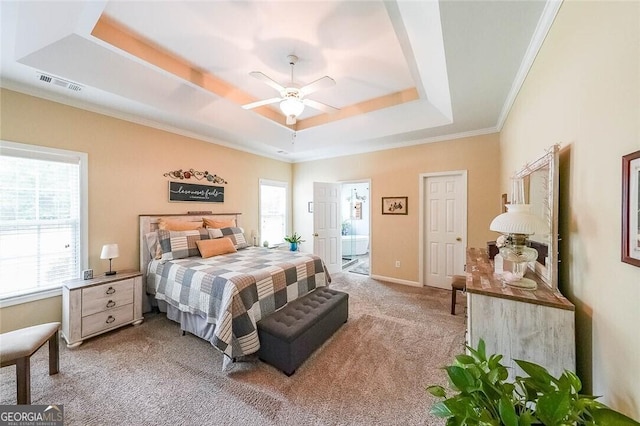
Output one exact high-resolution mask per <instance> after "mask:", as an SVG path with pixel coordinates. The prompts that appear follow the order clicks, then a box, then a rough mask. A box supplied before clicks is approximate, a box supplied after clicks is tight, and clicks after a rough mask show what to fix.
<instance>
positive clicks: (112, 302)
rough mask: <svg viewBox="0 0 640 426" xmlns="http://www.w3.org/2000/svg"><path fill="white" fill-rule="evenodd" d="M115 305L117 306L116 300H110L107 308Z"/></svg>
mask: <svg viewBox="0 0 640 426" xmlns="http://www.w3.org/2000/svg"><path fill="white" fill-rule="evenodd" d="M114 306H116V302H114V301H113V300H109V301H108V302H107V308H113V307H114Z"/></svg>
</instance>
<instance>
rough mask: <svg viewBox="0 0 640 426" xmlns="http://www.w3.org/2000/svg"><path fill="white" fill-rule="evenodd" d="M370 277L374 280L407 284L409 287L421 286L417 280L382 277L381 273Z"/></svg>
mask: <svg viewBox="0 0 640 426" xmlns="http://www.w3.org/2000/svg"><path fill="white" fill-rule="evenodd" d="M371 278H373V279H374V280H378V281H386V282H389V283H394V284H402V285H408V286H411V287H422V285H421V284H420V283H419V282H417V281H409V280H401V279H399V278H391V277H384V276H382V275H371Z"/></svg>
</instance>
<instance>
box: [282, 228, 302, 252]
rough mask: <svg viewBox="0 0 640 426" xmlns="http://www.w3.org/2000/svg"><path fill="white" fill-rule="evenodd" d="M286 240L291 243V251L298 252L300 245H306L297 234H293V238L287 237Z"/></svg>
mask: <svg viewBox="0 0 640 426" xmlns="http://www.w3.org/2000/svg"><path fill="white" fill-rule="evenodd" d="M284 240H285V241H286V242H288V243H289V250H291V251H297V250H298V244H300V243H304V240H303V239H302V236H301V235H298V233H297V232H294V233H293V234H291V236H289V235H287V236H286V237H284Z"/></svg>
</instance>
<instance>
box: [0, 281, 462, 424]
mask: <svg viewBox="0 0 640 426" xmlns="http://www.w3.org/2000/svg"><path fill="white" fill-rule="evenodd" d="M333 278H334V282H333V283H332V285H331V287H332V288H335V289H337V290H341V291H346V292H347V293H349V310H350V312H349V321H348V322H347V323H346V324H344V325H343V326H342V327H341V328H340V329H339V330H338V331H337V332H336V334H334V336H333V337H332V338H331V339H330V340H329V341H327V342H326V343H325V344H324V345H323V346H322V347H321V348H320V349H318V350H317V351H316V352H315V353H314V354H313V355H312V356H311V357H310V358H309V359H308V360H307V361H306V362H305V363H304V364H303V365H302V366H301V367H300V368H299V369H298V370H297V372H296V373H295V374H294V375H292V376H291V377H287V376H285V375H284V374H283V373H281V372H279V371H277V370H275V369H274V368H272V367H270V366H269V365H267V364H264V363H262V362H260V361H257V360H252V361H247V362H241V363H236V364H235V365H234V366H233V369H232V371H230V372H222V371H221V362H222V356H221V354H220V353H219V352H217V351H216V350H215V349H214V348H213V347H211V345H210V344H209V343H207V342H205V341H203V340H201V339H199V338H197V337H194V336H191V335H187V336H181V335H180V330H179V327H178V325H177V324H175V323H173V322H171V321H169V320H167V319H166V318H165V317H164V316H162V315H160V314H150V315H147V316H146V317H145V321H144V323H142V324H141V325H139V326H136V327H133V326H126V327H124V328H121V329H119V330H116V331H114V332H111V333H108V334H105V335H102V336H99V337H96V338H93V339H89V340H87V341H86V342H85V343H83V344H82V345H81V346H80V347H78V348H76V349H67V348H66V346H65V345H64V344H63V343H61V349H60V373H59V374H57V375H54V376H49V375H48V374H47V371H48V370H47V368H48V367H47V365H48V364H47V356H48V349H47V348H46V345H45V347H43V348H42V349H40V351H38V353H36V354H35V355H34V356H33V357H32V368H31V381H32V391H31V398H32V403H33V404H63V405H64V412H65V424H66V425H124V424H127V425H132V424H136V425H161V424H172V425H177V424H178V425H214V424H215V425H240V424H253V425H296V426H297V425H442V424H444V422H443V421H442V420H440V419H437V418H435V417H433V416H431V415H430V414H429V409H430V407H431V405H432V404H433V402H434V399H433V398H432V397H431V396H429V395H428V394H427V393H426V392H425V390H424V388H425V386H427V385H429V384H432V383H440V384H444V383H446V378H445V374H444V372H443V371H442V370H441V367H442V366H444V365H445V364H448V363H450V362H451V361H452V360H453V357H454V355H456V354H458V353H461V352H462V350H463V345H464V315H462V314H461V313H460V314H458V315H457V316H452V315H450V314H449V309H450V305H449V303H450V300H451V299H450V297H451V293H450V292H449V291H446V290H438V289H422V288H412V287H406V286H401V285H394V284H388V283H381V282H378V281H375V280H372V279H370V278H368V277H365V276H362V275H357V274H349V273H340V274H336V275H335V276H334V277H333ZM0 380H1V382H0V404H15V403H16V399H15V368H14V367H5V368H2V369H1V370H0Z"/></svg>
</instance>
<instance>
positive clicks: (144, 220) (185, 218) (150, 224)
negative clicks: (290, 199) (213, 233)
mask: <svg viewBox="0 0 640 426" xmlns="http://www.w3.org/2000/svg"><path fill="white" fill-rule="evenodd" d="M241 214H242V213H217V214H208V213H204V214H203V213H200V214H198V213H189V214H145V215H140V216H139V217H140V271H142V275H143V282H144V283H145V284H146V279H145V278H146V276H147V265H148V264H149V262H150V261H151V255H150V254H149V249H148V247H147V238H146V235H147V234H148V233H149V232H155V231H157V230H158V222H159V220H160V219H166V220H171V221H179V222H202V219H203V218H206V219H212V220H229V219H235V221H236V224H237V226H240V223H239V222H238V217H239V216H240V215H241Z"/></svg>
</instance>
